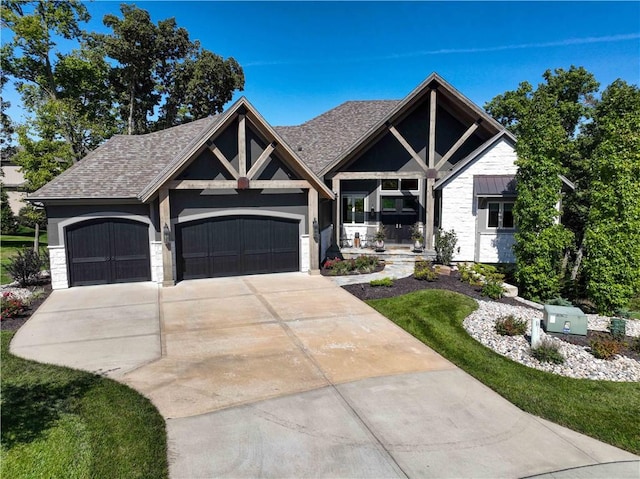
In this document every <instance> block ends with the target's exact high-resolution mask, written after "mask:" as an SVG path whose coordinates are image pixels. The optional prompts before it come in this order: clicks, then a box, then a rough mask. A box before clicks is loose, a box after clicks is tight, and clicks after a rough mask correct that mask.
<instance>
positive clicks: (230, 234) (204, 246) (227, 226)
mask: <svg viewBox="0 0 640 479" xmlns="http://www.w3.org/2000/svg"><path fill="white" fill-rule="evenodd" d="M299 224H300V223H299V222H298V221H291V220H286V219H280V218H269V217H262V216H232V217H226V216H225V217H222V218H210V219H206V220H201V221H194V222H189V223H185V224H182V225H180V226H179V229H178V236H177V238H178V240H179V241H178V242H177V254H178V258H179V260H178V266H179V269H178V271H179V273H178V279H195V278H212V277H218V276H236V275H243V274H260V273H280V272H285V271H298V270H299V269H300V265H299V246H298V245H299V240H298V237H299V230H298V227H299Z"/></svg>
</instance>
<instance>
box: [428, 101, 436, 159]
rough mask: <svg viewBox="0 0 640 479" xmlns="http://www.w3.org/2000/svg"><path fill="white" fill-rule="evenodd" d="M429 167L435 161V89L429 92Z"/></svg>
mask: <svg viewBox="0 0 640 479" xmlns="http://www.w3.org/2000/svg"><path fill="white" fill-rule="evenodd" d="M427 160H428V164H429V168H433V167H434V166H435V163H436V90H435V89H434V90H431V91H430V92H429V155H428V157H427Z"/></svg>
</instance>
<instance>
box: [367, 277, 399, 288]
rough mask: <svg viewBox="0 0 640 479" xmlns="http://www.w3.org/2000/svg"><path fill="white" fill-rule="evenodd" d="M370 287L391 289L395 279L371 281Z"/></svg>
mask: <svg viewBox="0 0 640 479" xmlns="http://www.w3.org/2000/svg"><path fill="white" fill-rule="evenodd" d="M369 285H370V286H372V287H374V288H376V287H379V286H384V287H385V288H390V287H391V286H393V279H392V278H381V279H373V280H371V281H369Z"/></svg>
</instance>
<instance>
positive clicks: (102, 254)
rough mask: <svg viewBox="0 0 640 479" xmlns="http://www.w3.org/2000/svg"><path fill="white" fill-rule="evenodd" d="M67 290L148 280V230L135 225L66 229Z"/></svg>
mask: <svg viewBox="0 0 640 479" xmlns="http://www.w3.org/2000/svg"><path fill="white" fill-rule="evenodd" d="M66 237H67V259H68V264H69V276H70V277H69V281H70V284H71V286H82V285H89V284H107V283H129V282H134V281H149V280H151V262H150V257H149V226H148V225H146V224H144V223H139V222H137V221H127V220H120V219H105V220H95V221H85V222H82V223H79V224H77V225H73V226H70V227H69V228H67V233H66Z"/></svg>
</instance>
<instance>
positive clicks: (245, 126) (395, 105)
mask: <svg viewBox="0 0 640 479" xmlns="http://www.w3.org/2000/svg"><path fill="white" fill-rule="evenodd" d="M514 144H515V139H514V137H513V136H512V135H511V134H510V133H509V132H507V131H506V130H505V129H504V128H503V127H502V125H500V124H499V123H498V122H496V121H495V120H494V119H492V118H491V117H489V116H488V115H487V114H486V113H485V112H484V111H483V110H482V109H480V108H479V107H478V106H476V105H474V104H473V103H472V102H471V101H469V100H468V99H467V98H465V97H464V96H463V95H462V94H461V93H460V92H458V91H457V90H455V89H454V88H453V87H452V86H451V85H449V84H448V83H447V82H446V81H445V80H443V79H442V78H441V77H439V76H438V75H437V74H432V75H430V76H429V77H428V78H427V79H426V80H425V81H424V82H422V83H421V84H420V85H419V86H418V87H417V88H416V89H414V90H413V91H412V92H411V93H409V95H407V96H406V97H405V98H404V99H402V100H399V101H387V100H385V101H350V102H346V103H344V104H342V105H340V106H338V107H336V108H334V109H332V110H330V111H328V112H326V113H324V114H322V115H320V116H318V117H316V118H313V119H312V120H309V121H308V122H306V123H304V124H302V125H298V126H286V127H272V126H271V125H269V123H268V122H267V121H266V120H265V119H264V118H262V116H261V115H260V113H259V112H258V111H257V110H256V109H255V108H254V107H253V106H252V105H251V104H250V103H249V101H248V100H246V99H245V98H241V99H240V100H238V101H237V102H236V103H234V104H233V105H232V106H231V107H229V108H228V109H227V110H226V111H225V112H224V113H222V114H219V115H216V116H213V117H208V118H204V119H201V120H197V121H194V122H191V123H187V124H184V125H180V126H176V127H173V128H169V129H167V130H164V131H159V132H155V133H149V134H145V135H136V136H123V135H118V136H114V137H113V138H111V139H110V140H108V141H107V142H105V143H104V144H103V145H102V146H100V147H99V148H97V149H96V150H95V151H93V152H92V153H90V154H89V155H88V156H87V157H86V158H84V159H83V160H82V161H80V162H78V163H77V164H76V165H74V166H73V167H72V168H70V169H69V170H67V171H65V172H64V173H63V174H61V175H60V176H58V177H57V178H55V179H54V180H53V181H51V182H50V183H48V184H47V185H45V186H44V187H42V188H41V189H39V190H38V191H36V192H35V193H33V194H32V195H31V196H30V197H29V200H30V201H32V202H37V203H41V204H43V205H44V206H45V208H46V211H47V216H48V221H49V230H48V231H49V250H50V253H51V272H52V284H53V287H54V288H66V287H69V286H78V285H85V284H98V283H113V282H129V281H149V280H150V281H156V282H159V283H162V284H163V285H173V284H175V282H177V281H182V280H186V279H192V278H205V277H214V276H228V275H238V274H255V273H267V272H284V271H312V272H313V271H317V270H318V269H319V264H320V260H321V259H322V258H323V257H324V252H325V251H326V249H327V247H328V246H329V245H330V244H331V243H332V242H335V243H337V244H340V243H341V242H344V241H350V240H352V239H353V238H354V237H355V236H356V233H358V236H360V237H362V238H366V237H367V236H368V235H370V234H371V233H372V232H373V231H374V230H376V229H377V228H378V227H379V226H381V225H383V226H384V227H385V228H386V230H387V233H388V234H387V243H391V244H395V245H403V244H409V243H410V242H411V240H410V235H409V230H410V228H411V226H413V225H414V224H416V223H418V224H419V225H421V226H422V227H423V228H424V231H425V242H426V245H425V246H426V247H427V249H432V248H433V236H434V228H436V227H442V228H443V229H445V230H450V229H454V230H455V231H456V233H457V236H458V246H459V247H460V249H459V251H458V252H457V254H456V256H455V258H454V259H455V260H458V261H473V260H475V261H484V262H512V261H513V253H512V251H511V246H512V244H513V233H514V222H513V215H512V207H513V201H514V198H515V184H514V175H515V173H516V166H515V164H514V162H515V159H516V155H515V151H514Z"/></svg>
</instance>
